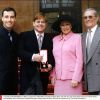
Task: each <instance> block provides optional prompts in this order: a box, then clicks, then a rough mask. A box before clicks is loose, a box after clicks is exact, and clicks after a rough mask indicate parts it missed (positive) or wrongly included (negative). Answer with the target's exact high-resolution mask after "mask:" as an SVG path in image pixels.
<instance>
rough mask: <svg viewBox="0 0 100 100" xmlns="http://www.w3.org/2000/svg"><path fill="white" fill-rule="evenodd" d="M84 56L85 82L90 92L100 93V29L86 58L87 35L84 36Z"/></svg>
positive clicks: (99, 28) (98, 28) (97, 30)
mask: <svg viewBox="0 0 100 100" xmlns="http://www.w3.org/2000/svg"><path fill="white" fill-rule="evenodd" d="M82 44H83V56H84V81H85V87H86V89H87V90H88V91H89V92H97V91H100V27H97V29H96V31H95V34H94V37H93V40H92V44H91V47H90V52H89V57H88V59H87V56H86V33H84V34H83V35H82Z"/></svg>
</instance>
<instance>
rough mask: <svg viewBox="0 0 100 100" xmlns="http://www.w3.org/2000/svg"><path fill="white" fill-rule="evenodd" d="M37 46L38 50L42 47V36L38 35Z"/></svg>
mask: <svg viewBox="0 0 100 100" xmlns="http://www.w3.org/2000/svg"><path fill="white" fill-rule="evenodd" d="M38 45H39V50H41V47H42V35H41V34H39V35H38Z"/></svg>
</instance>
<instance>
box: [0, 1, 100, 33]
mask: <svg viewBox="0 0 100 100" xmlns="http://www.w3.org/2000/svg"><path fill="white" fill-rule="evenodd" d="M99 4H100V0H20V1H18V0H0V19H1V11H2V9H3V8H4V7H7V6H11V7H13V8H15V9H16V11H17V22H16V26H15V29H16V31H17V32H22V31H26V30H30V29H32V28H33V27H32V21H33V17H34V15H35V13H37V12H40V11H41V12H43V13H44V14H45V15H46V17H47V22H48V27H47V30H46V31H47V32H53V31H52V29H51V25H52V23H53V22H54V21H55V20H56V18H57V17H59V15H60V14H70V15H71V16H73V17H74V18H75V20H76V23H77V28H76V32H79V33H81V32H82V31H84V30H85V28H84V25H83V24H82V12H83V11H84V9H86V8H88V7H94V8H96V9H97V10H98V12H99V14H100V5H99ZM0 23H1V22H0Z"/></svg>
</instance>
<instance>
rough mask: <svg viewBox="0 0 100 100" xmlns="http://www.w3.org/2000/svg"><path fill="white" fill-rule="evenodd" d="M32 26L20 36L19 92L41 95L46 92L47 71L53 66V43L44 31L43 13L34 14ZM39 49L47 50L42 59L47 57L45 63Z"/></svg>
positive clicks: (44, 19)
mask: <svg viewBox="0 0 100 100" xmlns="http://www.w3.org/2000/svg"><path fill="white" fill-rule="evenodd" d="M33 28H34V29H33V30H32V31H27V32H23V33H21V36H20V42H19V54H20V58H21V60H22V66H21V70H20V71H21V76H20V82H21V85H20V89H21V94H33V95H41V94H46V93H47V86H48V80H49V72H50V70H51V69H52V67H53V66H54V58H53V54H52V47H53V44H52V38H51V37H50V34H47V33H45V32H44V31H45V28H46V18H45V16H44V15H43V14H41V13H38V14H36V15H35V17H34V19H33ZM40 38H41V39H40ZM40 42H41V44H40ZM41 50H44V51H46V52H47V54H46V53H45V54H44V55H45V58H44V60H46V59H47V61H46V62H45V64H43V63H41V62H42V60H43V55H41V54H40V51H41ZM46 56H47V57H46ZM43 67H44V68H43Z"/></svg>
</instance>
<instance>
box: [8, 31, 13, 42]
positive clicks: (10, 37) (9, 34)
mask: <svg viewBox="0 0 100 100" xmlns="http://www.w3.org/2000/svg"><path fill="white" fill-rule="evenodd" d="M8 36H9V39H10V41H11V42H12V36H11V33H8Z"/></svg>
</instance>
